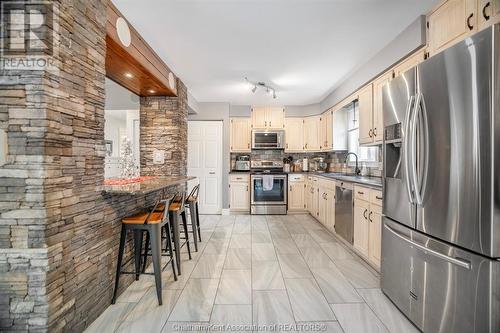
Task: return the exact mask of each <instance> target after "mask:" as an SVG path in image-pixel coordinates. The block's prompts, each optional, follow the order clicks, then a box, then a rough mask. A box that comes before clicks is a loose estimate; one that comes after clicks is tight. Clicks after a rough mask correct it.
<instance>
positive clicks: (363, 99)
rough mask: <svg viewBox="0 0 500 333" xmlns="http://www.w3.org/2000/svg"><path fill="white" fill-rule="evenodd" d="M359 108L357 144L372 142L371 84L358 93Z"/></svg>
mask: <svg viewBox="0 0 500 333" xmlns="http://www.w3.org/2000/svg"><path fill="white" fill-rule="evenodd" d="M358 103H359V105H358V107H359V143H360V144H371V143H373V142H374V132H373V129H374V127H373V84H371V83H370V84H369V85H367V86H365V87H364V88H362V89H361V90H360V91H359V92H358Z"/></svg>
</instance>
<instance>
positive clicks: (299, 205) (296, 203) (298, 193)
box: [288, 174, 306, 212]
mask: <svg viewBox="0 0 500 333" xmlns="http://www.w3.org/2000/svg"><path fill="white" fill-rule="evenodd" d="M304 178H305V177H304V175H301V174H290V175H288V211H289V212H303V211H305V210H306V198H305V194H306V182H305V179H304Z"/></svg>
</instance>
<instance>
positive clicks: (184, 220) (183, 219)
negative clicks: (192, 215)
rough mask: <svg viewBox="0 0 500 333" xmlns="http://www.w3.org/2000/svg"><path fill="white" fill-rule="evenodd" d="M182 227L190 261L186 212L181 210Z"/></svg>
mask: <svg viewBox="0 0 500 333" xmlns="http://www.w3.org/2000/svg"><path fill="white" fill-rule="evenodd" d="M181 217H182V225H183V226H184V237H185V238H186V244H187V249H188V255H189V260H191V259H192V258H191V246H190V245H189V230H188V226H187V219H186V211H185V210H183V211H182V213H181Z"/></svg>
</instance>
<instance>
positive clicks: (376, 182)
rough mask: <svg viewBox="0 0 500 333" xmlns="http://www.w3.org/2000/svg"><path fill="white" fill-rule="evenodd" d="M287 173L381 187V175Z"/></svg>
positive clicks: (237, 172)
mask: <svg viewBox="0 0 500 333" xmlns="http://www.w3.org/2000/svg"><path fill="white" fill-rule="evenodd" d="M245 173H247V174H248V173H250V171H230V172H229V174H245ZM285 173H287V174H289V175H295V174H301V175H307V176H315V177H324V178H328V179H335V180H341V181H345V182H350V183H356V184H360V185H364V186H369V187H373V188H377V189H382V178H381V177H370V176H355V175H347V174H343V173H338V172H309V171H301V172H285Z"/></svg>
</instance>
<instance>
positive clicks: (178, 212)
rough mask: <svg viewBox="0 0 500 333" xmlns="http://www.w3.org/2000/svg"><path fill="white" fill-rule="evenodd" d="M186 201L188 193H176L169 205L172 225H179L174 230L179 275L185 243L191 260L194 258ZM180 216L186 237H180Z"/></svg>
mask: <svg viewBox="0 0 500 333" xmlns="http://www.w3.org/2000/svg"><path fill="white" fill-rule="evenodd" d="M185 203H186V193H184V192H183V193H182V194H179V193H178V194H176V195H175V196H174V198H173V199H172V202H171V203H170V205H169V206H168V207H169V208H168V217H169V219H170V221H172V225H175V226H176V227H177V231H176V232H174V237H173V238H174V245H175V248H174V251H175V259H176V262H177V271H178V272H179V275H181V249H182V247H184V245H187V250H188V255H189V260H191V259H192V257H191V247H190V245H189V232H188V226H187V219H186V210H185V209H184V208H185ZM179 217H180V218H181V219H182V226H183V227H184V238H181V237H180V230H179V229H178V228H179ZM181 240H184V242H183V243H182V244H181V242H180V241H181Z"/></svg>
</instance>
